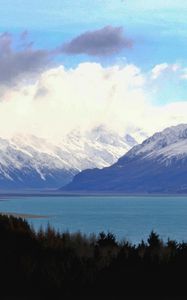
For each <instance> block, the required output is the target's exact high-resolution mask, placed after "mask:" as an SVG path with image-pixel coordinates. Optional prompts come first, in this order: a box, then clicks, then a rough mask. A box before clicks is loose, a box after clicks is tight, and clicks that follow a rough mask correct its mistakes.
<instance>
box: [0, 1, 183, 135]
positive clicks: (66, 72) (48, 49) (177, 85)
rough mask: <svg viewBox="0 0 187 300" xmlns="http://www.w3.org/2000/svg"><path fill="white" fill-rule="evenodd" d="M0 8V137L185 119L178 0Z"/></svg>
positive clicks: (153, 126)
mask: <svg viewBox="0 0 187 300" xmlns="http://www.w3.org/2000/svg"><path fill="white" fill-rule="evenodd" d="M0 6H1V10H0V20H1V24H0V136H3V137H6V136H10V135H13V134H17V133H29V134H37V135H40V136H43V137H46V138H51V139H60V138H61V136H62V135H65V134H66V133H68V132H69V131H71V130H74V129H77V128H79V129H80V130H83V131H85V130H88V129H90V128H93V127H95V126H99V125H101V124H104V125H106V126H108V127H110V128H111V129H112V130H116V131H118V132H122V133H123V132H124V131H125V130H127V129H128V128H132V127H137V128H142V129H143V130H144V131H146V132H148V133H150V134H151V133H153V132H155V131H157V130H161V129H163V128H164V127H167V126H171V125H176V124H178V123H186V122H187V95H186V91H187V57H186V53H187V18H186V15H187V2H186V1H182V0H178V1H173V0H165V1H160V0H157V1H155V0H144V1H143V0H94V1H91V0H79V1H76V0H46V1H45V2H44V1H43V0H42V1H41V0H37V1H36V0H32V1H26V0H6V1H4V0H0Z"/></svg>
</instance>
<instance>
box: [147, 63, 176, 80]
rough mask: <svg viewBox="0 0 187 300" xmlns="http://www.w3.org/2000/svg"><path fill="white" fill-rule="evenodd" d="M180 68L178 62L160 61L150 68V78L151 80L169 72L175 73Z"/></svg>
mask: <svg viewBox="0 0 187 300" xmlns="http://www.w3.org/2000/svg"><path fill="white" fill-rule="evenodd" d="M180 68H181V67H180V65H178V64H168V63H162V64H159V65H156V66H154V68H153V69H152V70H151V78H152V79H153V80H155V79H158V78H159V77H160V76H162V75H166V74H169V73H176V72H177V71H178V70H180Z"/></svg>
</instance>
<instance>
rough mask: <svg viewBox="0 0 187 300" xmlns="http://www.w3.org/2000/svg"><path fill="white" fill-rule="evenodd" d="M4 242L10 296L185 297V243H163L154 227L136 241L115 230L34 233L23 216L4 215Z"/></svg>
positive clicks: (3, 282)
mask: <svg viewBox="0 0 187 300" xmlns="http://www.w3.org/2000/svg"><path fill="white" fill-rule="evenodd" d="M0 243H1V244H0V292H1V295H2V296H3V297H5V296H6V299H15V298H16V297H21V299H45V298H48V297H49V298H51V299H88V300H89V299H109V298H110V299H111V298H112V299H137V300H138V299H142V298H145V299H173V298H174V299H186V297H187V291H186V276H187V275H186V274H187V244H186V243H180V244H178V243H176V242H175V241H171V240H168V242H167V243H163V242H162V240H161V239H160V238H159V236H158V235H157V234H156V233H154V232H152V233H151V234H150V236H149V238H148V240H147V241H144V242H143V241H142V242H141V243H140V244H139V245H136V246H135V245H131V244H130V243H129V242H127V241H124V242H117V241H116V238H115V236H114V235H112V234H111V233H108V234H105V233H100V234H99V235H98V236H94V235H92V236H89V237H88V236H83V235H81V234H80V233H76V234H69V233H58V232H56V231H55V230H53V229H52V228H50V227H49V228H47V230H46V231H43V230H40V231H39V232H37V233H36V232H35V231H34V230H33V229H32V228H31V227H30V225H29V224H28V223H27V222H26V221H25V220H23V219H22V218H16V217H13V216H5V215H4V216H3V215H1V216H0ZM185 296H186V297H185ZM7 297H8V298H7ZM183 297H184V298H183ZM2 299H3V298H2Z"/></svg>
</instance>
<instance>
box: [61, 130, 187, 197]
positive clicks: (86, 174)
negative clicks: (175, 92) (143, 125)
mask: <svg viewBox="0 0 187 300" xmlns="http://www.w3.org/2000/svg"><path fill="white" fill-rule="evenodd" d="M181 145H182V146H183V147H181ZM62 190H63V191H78V192H81V191H84V192H86V191H87V192H96V191H97V192H99V191H100V192H123V193H186V192H187V124H180V125H177V126H172V127H169V128H166V129H165V130H163V131H162V132H158V133H155V134H154V135H153V136H151V137H149V138H148V139H146V140H145V141H144V142H143V143H142V144H140V145H136V146H134V147H133V148H132V149H131V150H129V151H128V152H127V153H126V154H125V155H124V156H122V157H121V158H119V159H118V161H117V162H116V163H114V164H113V165H112V166H110V167H107V168H104V169H102V170H99V169H93V170H85V171H82V172H81V173H79V174H78V175H76V176H75V177H74V179H73V181H72V182H71V183H69V184H68V185H67V186H65V187H64V188H63V189H62Z"/></svg>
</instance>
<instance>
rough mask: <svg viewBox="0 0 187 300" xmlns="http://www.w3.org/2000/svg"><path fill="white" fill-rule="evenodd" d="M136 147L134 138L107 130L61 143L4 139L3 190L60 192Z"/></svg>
mask: <svg viewBox="0 0 187 300" xmlns="http://www.w3.org/2000/svg"><path fill="white" fill-rule="evenodd" d="M134 135H135V136H136V137H139V138H140V139H141V137H142V136H143V133H141V131H136V132H135V133H134ZM135 144H137V142H136V140H135V139H134V138H133V136H131V135H128V134H126V135H124V136H120V135H117V134H116V133H114V132H111V131H109V130H108V129H106V128H104V127H98V128H95V129H93V130H92V131H89V132H87V133H86V134H81V133H80V132H78V131H74V132H72V133H71V134H69V135H68V136H66V137H64V138H62V139H61V141H60V142H58V143H51V142H49V141H47V140H45V139H42V138H38V137H36V136H32V135H17V136H14V137H13V138H11V139H2V138H0V188H1V189H7V188H8V189H10V188H13V189H16V188H59V187H60V186H62V185H65V184H67V183H68V182H70V181H71V180H72V178H73V176H74V175H75V174H77V173H78V172H80V171H81V170H84V169H86V168H95V167H97V168H103V167H106V166H109V165H111V164H113V163H114V162H116V161H117V159H118V158H119V157H120V156H121V155H123V154H124V153H126V152H127V151H128V150H129V149H130V148H132V146H134V145H135Z"/></svg>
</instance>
